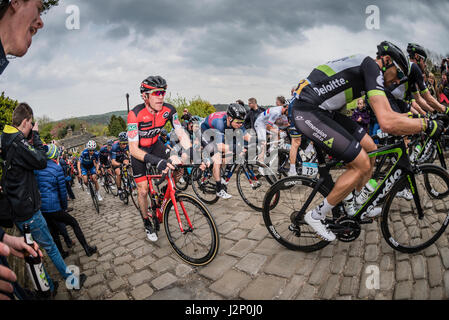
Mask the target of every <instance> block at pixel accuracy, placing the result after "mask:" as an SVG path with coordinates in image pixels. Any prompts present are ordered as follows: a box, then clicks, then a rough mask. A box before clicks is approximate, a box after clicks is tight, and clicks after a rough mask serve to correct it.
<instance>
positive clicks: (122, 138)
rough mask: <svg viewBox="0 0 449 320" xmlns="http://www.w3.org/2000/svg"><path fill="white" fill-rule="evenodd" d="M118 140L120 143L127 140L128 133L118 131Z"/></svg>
mask: <svg viewBox="0 0 449 320" xmlns="http://www.w3.org/2000/svg"><path fill="white" fill-rule="evenodd" d="M118 140H119V141H120V143H126V142H128V135H127V134H126V132H120V133H119V135H118Z"/></svg>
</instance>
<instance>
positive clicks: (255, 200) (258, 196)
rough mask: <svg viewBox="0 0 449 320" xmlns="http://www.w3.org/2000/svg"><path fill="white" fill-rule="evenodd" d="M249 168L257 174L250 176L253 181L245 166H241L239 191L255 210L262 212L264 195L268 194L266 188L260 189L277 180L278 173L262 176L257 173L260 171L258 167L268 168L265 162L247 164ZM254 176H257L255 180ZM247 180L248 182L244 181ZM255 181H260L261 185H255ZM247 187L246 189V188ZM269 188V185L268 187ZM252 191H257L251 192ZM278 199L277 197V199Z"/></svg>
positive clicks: (238, 183) (238, 176) (238, 171)
mask: <svg viewBox="0 0 449 320" xmlns="http://www.w3.org/2000/svg"><path fill="white" fill-rule="evenodd" d="M245 166H246V167H247V168H248V169H250V170H251V171H252V172H253V173H254V174H255V176H254V177H250V178H251V180H252V181H251V182H250V181H249V180H248V177H247V176H246V174H245V168H244V166H243V165H242V166H239V168H238V170H237V179H236V184H237V190H238V191H239V194H240V197H241V198H242V200H243V201H244V202H245V203H246V204H247V205H248V206H249V207H250V208H251V209H253V210H256V211H258V212H262V209H263V197H264V195H265V194H266V192H267V190H266V189H260V187H261V186H266V185H268V186H271V185H273V184H274V183H275V182H276V181H277V177H276V174H273V175H269V176H262V175H260V174H256V172H257V171H258V169H257V167H263V168H264V169H265V168H268V167H267V166H266V165H265V164H262V163H259V162H257V163H256V164H255V165H251V164H247V165H245ZM253 178H256V180H254V179H253ZM244 181H246V182H247V183H246V184H245V183H243V182H244ZM254 182H259V183H260V186H257V187H253V184H254ZM244 189H245V190H244ZM268 189H269V187H268ZM250 191H256V192H253V193H251V192H250ZM275 200H276V199H275Z"/></svg>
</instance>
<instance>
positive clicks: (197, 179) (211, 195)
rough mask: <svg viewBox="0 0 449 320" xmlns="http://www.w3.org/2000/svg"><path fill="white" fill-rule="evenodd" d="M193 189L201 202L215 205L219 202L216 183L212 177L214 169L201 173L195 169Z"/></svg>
mask: <svg viewBox="0 0 449 320" xmlns="http://www.w3.org/2000/svg"><path fill="white" fill-rule="evenodd" d="M192 189H193V192H195V194H196V196H197V197H198V198H200V200H201V201H203V202H204V203H207V204H214V203H216V202H217V201H218V196H217V188H216V182H215V181H214V178H213V176H212V168H208V169H206V170H204V171H201V169H200V168H195V169H193V171H192Z"/></svg>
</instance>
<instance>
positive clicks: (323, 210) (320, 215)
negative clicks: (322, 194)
mask: <svg viewBox="0 0 449 320" xmlns="http://www.w3.org/2000/svg"><path fill="white" fill-rule="evenodd" d="M334 207H335V206H331V205H330V204H329V202H327V198H326V199H324V201H323V202H322V203H321V204H320V205H319V206H318V207H316V208H315V209H314V210H313V212H312V218H314V219H315V220H324V218H325V217H326V215H327V214H328V213H329V212H330V211H331V210H332V209H333V208H334Z"/></svg>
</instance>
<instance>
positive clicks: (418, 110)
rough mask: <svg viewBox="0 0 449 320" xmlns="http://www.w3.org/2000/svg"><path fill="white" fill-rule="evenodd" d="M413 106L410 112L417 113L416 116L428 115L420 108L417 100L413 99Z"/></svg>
mask: <svg viewBox="0 0 449 320" xmlns="http://www.w3.org/2000/svg"><path fill="white" fill-rule="evenodd" d="M411 104H412V106H411V107H410V110H411V111H412V112H413V113H415V114H421V115H423V116H424V115H426V111H424V110H423V109H421V107H420V106H419V104H417V103H416V101H415V99H412V102H411Z"/></svg>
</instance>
